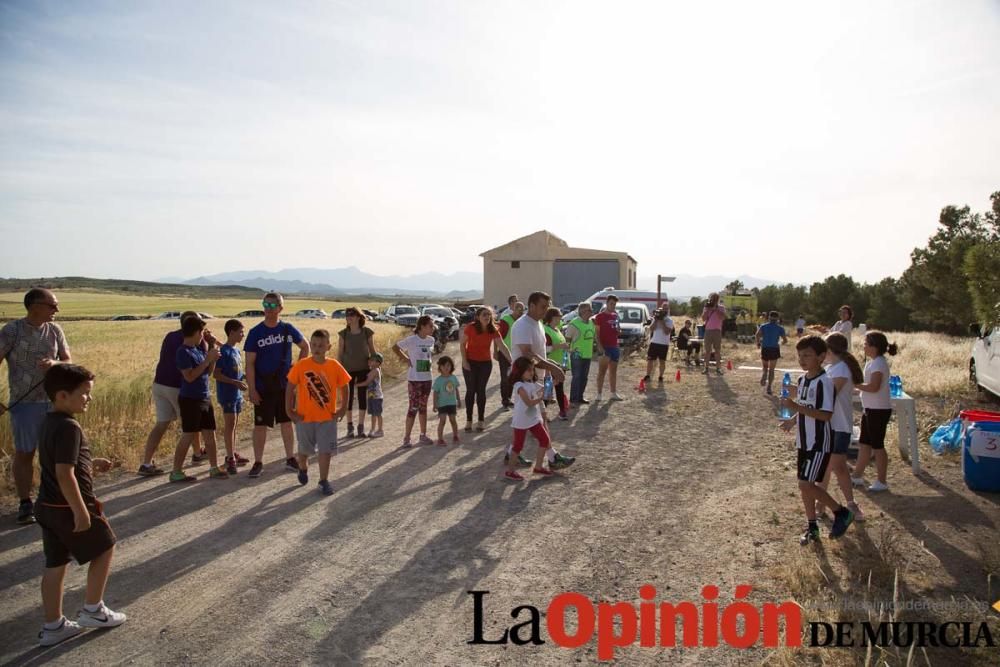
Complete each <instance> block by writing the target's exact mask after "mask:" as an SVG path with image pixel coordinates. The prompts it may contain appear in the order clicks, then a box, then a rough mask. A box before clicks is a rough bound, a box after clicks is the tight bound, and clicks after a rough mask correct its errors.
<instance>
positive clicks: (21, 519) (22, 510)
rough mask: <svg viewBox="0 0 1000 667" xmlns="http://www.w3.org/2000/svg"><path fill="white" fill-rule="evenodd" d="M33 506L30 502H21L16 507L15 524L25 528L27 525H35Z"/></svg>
mask: <svg viewBox="0 0 1000 667" xmlns="http://www.w3.org/2000/svg"><path fill="white" fill-rule="evenodd" d="M34 510H35V506H34V505H33V504H32V502H31V501H30V500H22V501H21V503H20V504H19V505H18V506H17V523H18V524H19V525H21V526H27V525H29V524H32V523H35V511H34Z"/></svg>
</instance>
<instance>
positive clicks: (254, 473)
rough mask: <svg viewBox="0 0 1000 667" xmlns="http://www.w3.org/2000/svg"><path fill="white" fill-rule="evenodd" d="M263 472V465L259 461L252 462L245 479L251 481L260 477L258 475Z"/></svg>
mask: <svg viewBox="0 0 1000 667" xmlns="http://www.w3.org/2000/svg"><path fill="white" fill-rule="evenodd" d="M262 472H264V464H263V463H261V462H260V461H254V464H253V465H252V466H250V472H248V473H247V477H250V478H251V479H256V478H258V477H260V474H261V473H262Z"/></svg>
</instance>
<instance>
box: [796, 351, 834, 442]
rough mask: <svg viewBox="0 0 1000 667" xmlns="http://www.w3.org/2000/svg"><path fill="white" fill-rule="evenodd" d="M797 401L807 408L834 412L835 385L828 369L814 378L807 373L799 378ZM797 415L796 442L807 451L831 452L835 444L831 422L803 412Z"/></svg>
mask: <svg viewBox="0 0 1000 667" xmlns="http://www.w3.org/2000/svg"><path fill="white" fill-rule="evenodd" d="M797 402H798V404H799V405H802V406H805V407H807V408H812V409H814V410H822V411H823V412H829V413H830V414H833V403H834V386H833V380H831V379H830V376H829V375H827V374H826V371H820V372H819V375H817V376H816V377H813V378H807V377H806V376H805V375H803V376H802V377H800V378H799V395H798V401H797ZM797 416H798V421H799V423H798V431H797V433H796V437H795V444H796V445H797V446H798V448H799V449H802V450H805V451H807V452H811V451H814V450H815V451H820V452H829V451H830V450H831V448H832V444H833V442H832V440H833V434H832V432H831V430H830V422H829V421H820V420H818V419H813V418H812V417H807V416H806V415H804V414H802V413H801V412H800V413H798V415H797Z"/></svg>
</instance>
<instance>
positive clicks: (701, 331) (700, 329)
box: [698, 324, 705, 340]
mask: <svg viewBox="0 0 1000 667" xmlns="http://www.w3.org/2000/svg"><path fill="white" fill-rule="evenodd" d="M698 338H701V339H702V340H705V325H704V324H699V325H698Z"/></svg>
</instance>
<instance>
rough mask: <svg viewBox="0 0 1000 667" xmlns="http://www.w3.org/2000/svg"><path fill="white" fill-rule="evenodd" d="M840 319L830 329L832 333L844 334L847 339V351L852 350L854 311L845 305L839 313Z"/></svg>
mask: <svg viewBox="0 0 1000 667" xmlns="http://www.w3.org/2000/svg"><path fill="white" fill-rule="evenodd" d="M837 314H838V315H839V316H840V319H839V320H837V321H836V322H835V323H834V324H833V326H831V327H830V333H839V334H843V335H844V338H846V339H847V349H848V350H850V349H851V332H852V331H854V322H852V320H853V319H854V309H853V308H851V307H850V306H848V305H847V304H844V305H843V306H841V307H840V310H838V311H837Z"/></svg>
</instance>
